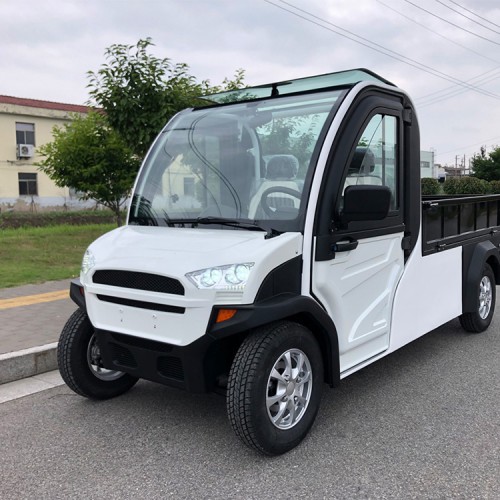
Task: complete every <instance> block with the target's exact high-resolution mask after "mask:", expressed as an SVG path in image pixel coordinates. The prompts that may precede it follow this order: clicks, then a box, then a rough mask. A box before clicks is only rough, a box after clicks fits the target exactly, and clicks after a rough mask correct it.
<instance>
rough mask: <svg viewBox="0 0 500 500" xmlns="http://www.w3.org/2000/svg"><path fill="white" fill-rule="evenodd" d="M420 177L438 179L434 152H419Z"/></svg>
mask: <svg viewBox="0 0 500 500" xmlns="http://www.w3.org/2000/svg"><path fill="white" fill-rule="evenodd" d="M420 176H421V177H422V178H424V177H434V178H435V179H436V178H437V177H438V173H437V169H436V167H435V164H434V151H420Z"/></svg>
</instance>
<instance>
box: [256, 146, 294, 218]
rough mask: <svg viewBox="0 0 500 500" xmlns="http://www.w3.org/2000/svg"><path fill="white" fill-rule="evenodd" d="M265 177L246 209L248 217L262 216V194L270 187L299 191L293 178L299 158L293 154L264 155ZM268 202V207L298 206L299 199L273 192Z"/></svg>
mask: <svg viewBox="0 0 500 500" xmlns="http://www.w3.org/2000/svg"><path fill="white" fill-rule="evenodd" d="M264 161H265V162H266V177H265V179H264V180H263V182H262V183H261V184H260V186H259V187H258V189H257V191H256V192H255V194H254V195H253V196H252V199H251V201H250V206H249V210H248V217H249V218H250V219H258V218H263V217H264V211H263V209H262V206H261V201H262V195H263V194H264V193H265V192H266V191H267V190H268V189H270V188H285V189H293V190H294V191H298V192H301V191H302V190H301V187H300V186H299V184H298V182H297V181H296V180H295V179H296V176H297V172H298V170H299V160H298V159H297V158H296V157H295V156H294V155H288V154H279V155H272V156H265V157H264ZM268 204H269V206H270V207H272V208H275V209H279V208H282V207H290V208H296V209H298V208H299V204H300V199H299V198H297V197H295V196H292V195H290V194H287V193H281V192H274V193H271V194H269V200H268Z"/></svg>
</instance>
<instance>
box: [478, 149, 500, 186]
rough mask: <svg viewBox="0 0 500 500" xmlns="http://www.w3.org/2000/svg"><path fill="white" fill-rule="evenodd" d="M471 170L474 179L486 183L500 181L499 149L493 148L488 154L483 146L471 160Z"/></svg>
mask: <svg viewBox="0 0 500 500" xmlns="http://www.w3.org/2000/svg"><path fill="white" fill-rule="evenodd" d="M471 168H472V172H473V173H472V175H473V176H474V177H478V178H479V179H484V180H486V181H498V180H500V147H499V146H496V147H494V148H493V149H492V151H490V152H489V153H486V148H485V147H484V146H483V147H481V152H480V153H479V154H475V155H474V156H473V158H472V160H471Z"/></svg>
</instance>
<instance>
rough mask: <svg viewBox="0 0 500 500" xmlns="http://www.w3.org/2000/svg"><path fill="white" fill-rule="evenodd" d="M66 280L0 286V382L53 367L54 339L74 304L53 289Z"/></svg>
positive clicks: (62, 288) (66, 285) (64, 285)
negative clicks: (1, 287)
mask: <svg viewBox="0 0 500 500" xmlns="http://www.w3.org/2000/svg"><path fill="white" fill-rule="evenodd" d="M70 281H71V280H69V279H68V280H62V281H50V282H46V283H42V284H39V285H25V286H20V287H15V288H4V289H0V384H4V383H7V382H12V381H14V380H19V379H21V378H25V377H30V376H33V375H38V374H40V373H43V372H46V371H51V370H55V369H56V368H57V363H56V346H57V340H58V338H59V334H60V333H61V330H62V328H63V326H64V324H65V323H66V321H67V319H68V318H69V317H70V315H71V314H72V313H73V311H74V310H75V309H76V305H75V304H74V303H73V301H72V300H71V299H70V298H69V295H66V294H65V293H54V292H64V291H69V284H70ZM50 292H52V293H50ZM49 293H50V294H49ZM44 294H49V295H44ZM21 298H22V299H23V300H12V299H21Z"/></svg>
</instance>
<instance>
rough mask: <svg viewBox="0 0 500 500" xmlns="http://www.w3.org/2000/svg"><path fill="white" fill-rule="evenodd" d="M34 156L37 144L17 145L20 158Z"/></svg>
mask: <svg viewBox="0 0 500 500" xmlns="http://www.w3.org/2000/svg"><path fill="white" fill-rule="evenodd" d="M33 156H35V146H33V144H18V145H17V157H18V158H33Z"/></svg>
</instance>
